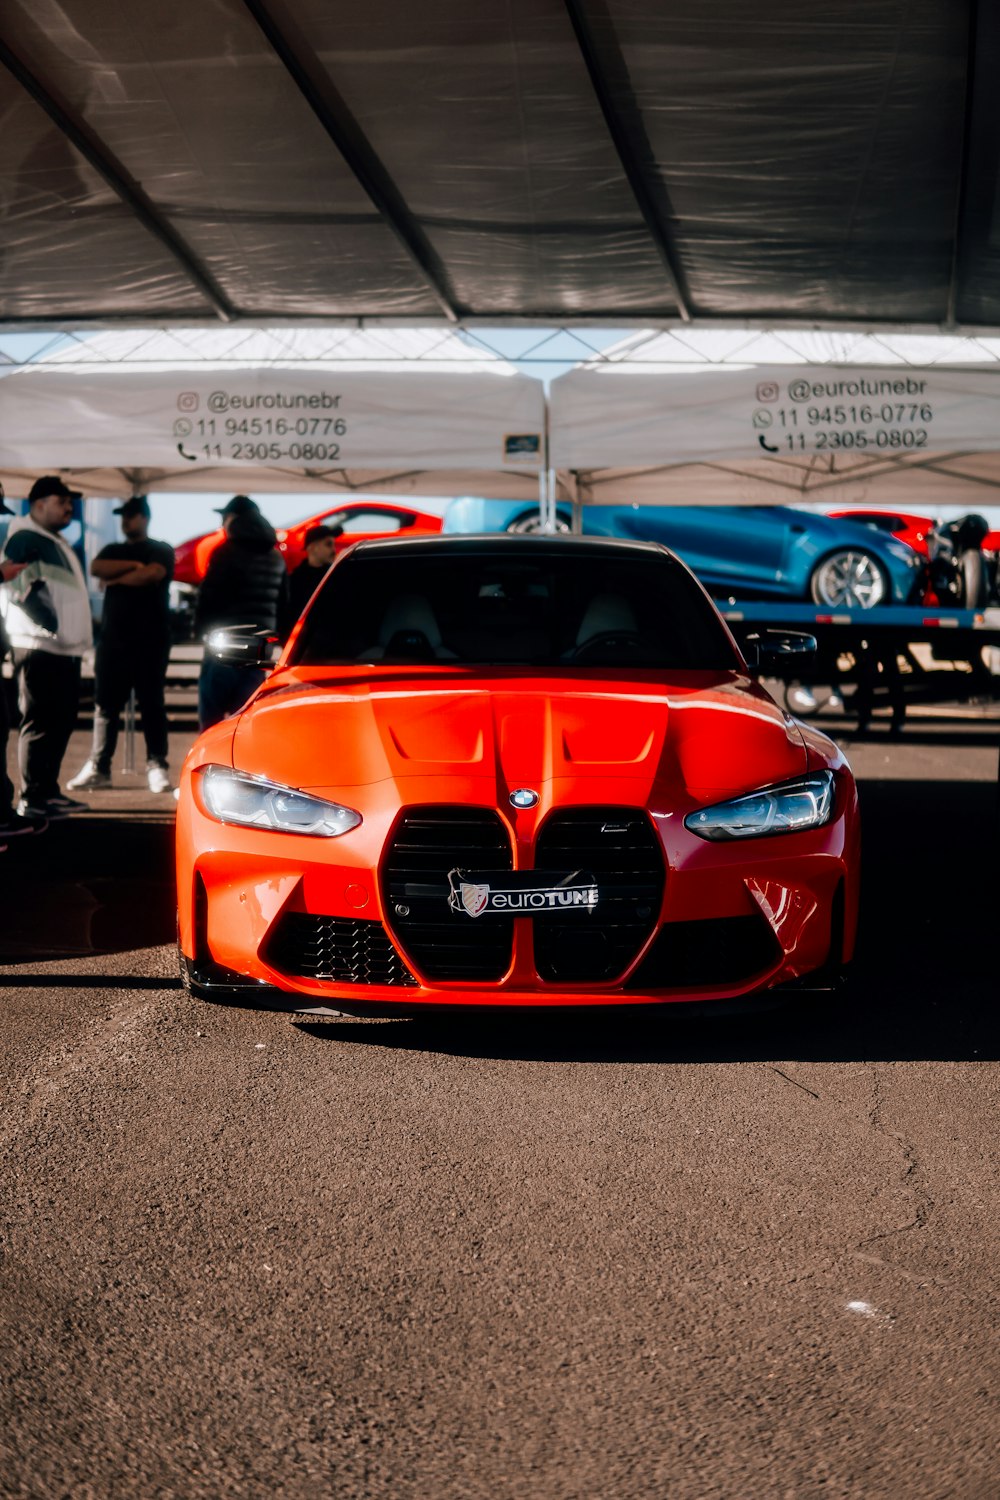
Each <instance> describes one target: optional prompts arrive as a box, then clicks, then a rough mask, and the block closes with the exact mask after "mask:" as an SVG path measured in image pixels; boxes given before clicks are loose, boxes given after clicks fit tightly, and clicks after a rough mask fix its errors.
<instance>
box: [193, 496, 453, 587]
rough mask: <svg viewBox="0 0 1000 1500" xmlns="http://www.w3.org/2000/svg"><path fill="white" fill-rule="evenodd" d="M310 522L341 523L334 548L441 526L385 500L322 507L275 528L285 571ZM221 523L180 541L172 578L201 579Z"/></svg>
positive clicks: (301, 548)
mask: <svg viewBox="0 0 1000 1500" xmlns="http://www.w3.org/2000/svg"><path fill="white" fill-rule="evenodd" d="M310 526H340V527H341V528H342V531H343V535H342V536H339V537H338V538H337V541H336V548H337V551H338V552H339V551H342V550H343V548H345V547H350V546H351V544H352V543H353V542H360V541H364V540H367V539H368V538H370V537H376V536H393V535H395V534H396V533H397V532H404V531H405V532H406V534H407V536H417V535H426V534H428V533H430V532H438V531H440V530H441V517H440V516H429V515H427V514H426V513H425V512H424V511H419V510H410V509H409V508H408V507H406V506H403V505H391V504H389V503H388V502H383V501H381V500H379V501H368V500H357V501H351V502H350V504H347V505H338V506H335V507H334V508H333V510H321V511H320V512H319V513H318V514H317V515H315V516H308V517H307V518H306V519H305V520H304V521H296V523H295V525H294V526H289V527H287V528H285V529H281V528H279V530H278V549H279V551H281V552H282V553H283V554H284V557H285V563H286V565H287V567H288V571H289V572H291V571H292V569H293V568H297V567H298V565H299V563H300V562H301V561H302V559H303V558H304V557H305V555H306V549H305V534H306V532H307V531H308V530H309V528H310ZM225 535H226V533H225V532H224V531H223V529H222V527H221V526H220V527H219V529H218V531H208V532H205V533H204V535H202V536H195V537H192V538H191V539H190V541H187V542H181V544H180V546H179V547H178V548H177V550H176V553H175V558H174V579H175V581H176V582H177V583H186V584H190V585H191V586H192V587H194V586H195V585H197V584H199V583H201V581H202V579H203V578H204V576H205V569H206V568H207V567H208V559H209V558H210V557H211V555H212V553H213V552H214V551H215V549H216V547H218V546H219V545H220V543H221V542H222V541H224V539H225Z"/></svg>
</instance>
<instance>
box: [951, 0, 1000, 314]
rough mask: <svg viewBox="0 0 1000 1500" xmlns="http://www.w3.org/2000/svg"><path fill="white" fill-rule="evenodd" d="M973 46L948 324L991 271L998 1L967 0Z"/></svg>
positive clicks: (998, 125) (999, 107) (999, 143)
mask: <svg viewBox="0 0 1000 1500" xmlns="http://www.w3.org/2000/svg"><path fill="white" fill-rule="evenodd" d="M968 25H969V46H968V60H967V64H966V75H965V125H964V130H963V135H962V147H961V152H962V154H961V159H960V162H959V172H958V178H959V186H958V192H957V194H956V204H955V229H954V239H953V246H952V260H951V280H950V284H949V287H948V310H947V322H946V326H947V327H948V328H951V329H953V328H956V327H957V326H958V323H959V300H960V298H961V296H962V291H963V288H964V287H966V286H968V285H969V284H970V283H973V284H975V283H976V282H977V281H979V280H980V279H981V278H982V277H983V276H984V275H989V272H990V270H991V262H992V261H993V260H994V259H995V256H994V253H993V251H992V245H993V239H994V232H993V223H994V198H995V192H996V182H997V176H998V172H1000V96H998V94H997V90H996V78H997V70H998V68H1000V13H998V11H997V8H996V6H994V5H989V4H987V5H981V4H980V3H979V0H970V4H969V20H968Z"/></svg>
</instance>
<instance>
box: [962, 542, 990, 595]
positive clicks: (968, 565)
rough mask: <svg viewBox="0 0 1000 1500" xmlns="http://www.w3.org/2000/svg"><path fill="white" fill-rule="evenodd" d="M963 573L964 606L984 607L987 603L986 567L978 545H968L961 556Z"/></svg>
mask: <svg viewBox="0 0 1000 1500" xmlns="http://www.w3.org/2000/svg"><path fill="white" fill-rule="evenodd" d="M959 569H960V574H961V588H962V600H961V603H962V607H963V608H964V609H982V608H983V606H984V605H985V603H986V594H987V588H986V569H985V568H984V566H983V554H982V553H981V552H980V551H979V548H978V547H966V549H965V551H964V552H963V553H962V556H961V557H960V558H959Z"/></svg>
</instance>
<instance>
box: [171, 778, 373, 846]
mask: <svg viewBox="0 0 1000 1500" xmlns="http://www.w3.org/2000/svg"><path fill="white" fill-rule="evenodd" d="M196 774H197V776H198V788H199V791H200V793H201V800H202V802H203V803H204V805H205V810H206V812H208V813H209V814H210V816H211V817H213V818H218V820H219V822H220V823H242V824H244V825H245V826H246V827H248V828H271V829H273V830H274V831H275V832H276V833H303V834H307V835H308V836H309V837H310V838H318V839H333V838H336V837H337V835H338V834H339V833H348V832H349V831H350V829H352V828H357V826H358V824H359V823H360V822H361V814H360V813H358V812H355V811H354V809H353V808H350V807H341V806H340V803H339V802H325V801H324V800H323V798H322V797H310V796H309V795H308V794H307V793H306V792H297V791H295V790H294V789H293V788H292V787H288V786H279V785H278V784H277V783H276V782H274V781H265V780H264V779H263V777H260V776H248V775H246V774H245V773H244V772H242V771H231V770H229V768H228V767H226V766H206V767H205V768H204V770H202V771H198V772H197V773H196Z"/></svg>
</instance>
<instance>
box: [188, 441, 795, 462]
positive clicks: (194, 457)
mask: <svg viewBox="0 0 1000 1500" xmlns="http://www.w3.org/2000/svg"><path fill="white" fill-rule="evenodd" d="M177 452H178V453H179V454H180V456H181V458H186V459H187V461H188V463H189V464H196V463H197V462H198V455H197V453H185V452H184V444H183V443H178V444H177ZM775 452H777V449H775Z"/></svg>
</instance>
